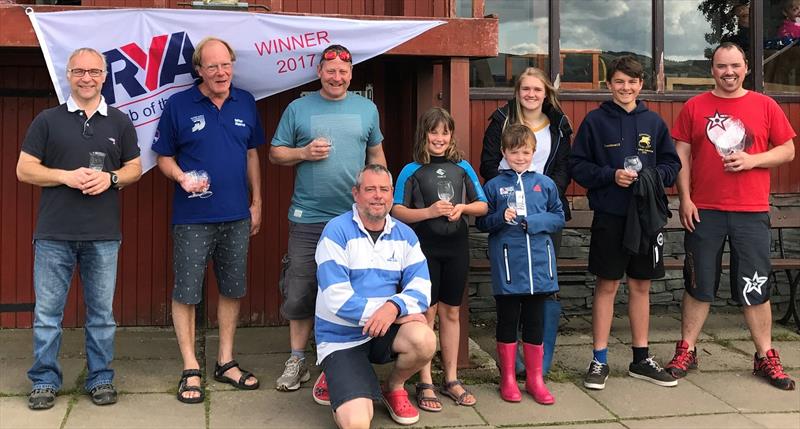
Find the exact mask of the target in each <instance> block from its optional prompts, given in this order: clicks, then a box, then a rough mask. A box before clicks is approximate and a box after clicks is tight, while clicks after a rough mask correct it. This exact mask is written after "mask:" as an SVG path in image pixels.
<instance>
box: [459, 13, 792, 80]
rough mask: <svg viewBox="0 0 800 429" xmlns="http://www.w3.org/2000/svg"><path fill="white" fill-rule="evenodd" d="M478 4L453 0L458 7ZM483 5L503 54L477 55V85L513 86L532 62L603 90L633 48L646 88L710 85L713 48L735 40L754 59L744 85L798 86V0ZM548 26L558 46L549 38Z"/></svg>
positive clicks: (474, 63)
mask: <svg viewBox="0 0 800 429" xmlns="http://www.w3.org/2000/svg"><path fill="white" fill-rule="evenodd" d="M472 3H473V0H456V4H457V10H458V11H459V12H458V13H459V16H462V14H463V16H470V13H471V10H470V11H468V9H471V7H472ZM549 5H553V7H552V9H551V8H550V7H549ZM792 8H794V9H792ZM795 10H796V11H797V12H794V11H795ZM485 13H486V14H490V13H493V14H496V15H498V17H499V21H500V22H499V24H500V31H499V33H500V34H499V51H500V54H499V55H498V57H497V58H489V59H481V60H473V61H472V63H471V68H470V72H471V75H470V84H471V86H473V87H475V88H482V87H510V86H511V85H513V82H514V78H515V77H516V76H517V75H518V74H519V72H520V71H521V70H523V69H524V68H525V67H528V66H536V67H539V68H542V69H543V70H545V71H546V72H548V73H549V74H550V77H551V79H553V80H555V78H556V77H558V78H559V79H560V84H561V86H560V87H561V89H562V90H565V91H604V90H605V74H606V67H607V65H608V64H610V62H611V61H613V60H614V59H615V58H617V57H619V56H621V55H633V56H635V57H636V58H637V59H638V60H639V62H641V63H642V65H643V66H644V68H645V83H644V89H645V90H651V91H659V92H660V91H664V92H667V93H670V92H679V91H704V90H708V89H711V88H713V85H714V81H713V79H712V78H711V74H710V70H711V60H710V58H711V52H712V50H713V49H714V48H715V47H716V46H717V45H718V44H719V43H721V42H733V43H736V44H738V45H739V46H741V47H742V48H743V50H744V51H745V53H746V55H747V60H748V63H749V65H750V73H749V74H748V76H747V77H746V78H745V82H744V87H745V88H748V89H754V90H758V91H762V90H763V91H764V92H767V93H771V94H780V95H791V96H799V95H800V16H796V15H795V14H797V15H800V0H758V1H752V0H524V1H523V0H513V1H512V0H485ZM751 17H755V18H753V19H751ZM754 20H755V21H754ZM550 22H554V23H556V24H557V25H554V28H552V29H549V28H548V25H549V23H550ZM751 29H752V31H751ZM551 30H552V32H553V34H554V35H553V36H552V37H555V38H557V40H559V41H560V47H559V46H557V45H556V44H554V43H548V42H549V40H550V31H551ZM781 31H783V33H782V32H781ZM790 31H795V32H796V33H794V34H793V37H792V34H788V33H787V32H790ZM559 49H560V51H559ZM762 54H763V55H762ZM756 56H758V58H757V59H756ZM551 57H552V58H555V57H558V61H551V60H550V58H551ZM551 62H552V66H553V69H554V70H549V66H550V65H551ZM556 67H558V69H556ZM660 70H663V74H661V73H660V72H658V73H657V71H660ZM477 92H480V91H477ZM486 93H487V94H488V93H493V92H491V91H487V92H486Z"/></svg>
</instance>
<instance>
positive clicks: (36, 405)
mask: <svg viewBox="0 0 800 429" xmlns="http://www.w3.org/2000/svg"><path fill="white" fill-rule="evenodd" d="M55 402H56V391H55V390H54V389H51V388H49V387H46V388H43V389H33V390H32V391H31V393H30V394H29V395H28V408H30V409H32V410H46V409H49V408H53V405H54V404H55Z"/></svg>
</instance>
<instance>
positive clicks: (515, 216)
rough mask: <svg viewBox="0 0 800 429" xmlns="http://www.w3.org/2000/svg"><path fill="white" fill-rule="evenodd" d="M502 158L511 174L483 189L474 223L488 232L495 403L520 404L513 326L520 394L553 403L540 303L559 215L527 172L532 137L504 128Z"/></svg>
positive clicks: (518, 128)
mask: <svg viewBox="0 0 800 429" xmlns="http://www.w3.org/2000/svg"><path fill="white" fill-rule="evenodd" d="M501 140H502V141H501V149H502V152H503V158H504V159H505V160H506V162H507V163H508V165H509V167H510V168H511V169H509V170H501V171H500V174H499V175H498V176H497V177H495V178H494V179H492V180H490V181H489V182H488V183H486V185H485V186H484V192H485V193H486V198H487V200H488V201H489V212H488V213H487V214H486V216H483V217H480V218H478V220H477V226H478V229H480V230H481V231H487V232H489V259H490V261H491V267H492V269H491V271H492V293H493V294H494V298H495V301H496V302H497V306H496V308H497V330H496V333H495V335H496V338H497V356H498V360H499V366H500V396H501V397H502V398H503V399H504V400H506V401H509V402H519V401H520V400H521V399H522V395H521V394H520V391H519V387H518V386H517V380H516V374H515V371H514V361H515V359H516V350H517V327H518V326H519V325H520V320H521V322H522V342H523V343H522V349H523V352H524V355H525V371H526V374H525V389H526V390H527V391H528V393H530V394H531V395H532V396H533V399H535V400H536V402H538V403H540V404H545V405H550V404H553V403H554V402H555V399H554V398H553V395H551V394H550V391H549V390H548V389H547V386H545V384H544V379H543V376H542V359H543V356H544V347H543V346H542V325H543V318H542V316H543V311H544V300H545V299H546V297H547V296H548V295H550V294H552V293H554V292H557V291H558V278H557V273H556V256H555V249H554V247H553V240H552V238H551V234H553V233H556V232H558V231H560V230H561V229H562V228H563V227H564V210H563V207H562V205H561V201H560V200H559V194H558V189H557V187H556V184H555V183H554V182H553V181H552V180H551V179H550V178H549V177H547V176H545V175H542V174H539V173H536V172H534V171H533V170H532V169H531V159H532V158H533V152H534V151H535V150H536V137H535V136H534V134H533V132H532V131H531V130H530V129H529V128H528V127H526V126H524V125H521V124H513V125H509V126H508V127H506V129H505V131H504V132H503V136H502V139H501Z"/></svg>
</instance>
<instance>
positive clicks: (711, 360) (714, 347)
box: [662, 342, 753, 372]
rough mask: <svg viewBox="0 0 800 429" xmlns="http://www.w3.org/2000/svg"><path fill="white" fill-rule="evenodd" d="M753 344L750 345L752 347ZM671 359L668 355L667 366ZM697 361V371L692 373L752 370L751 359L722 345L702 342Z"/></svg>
mask: <svg viewBox="0 0 800 429" xmlns="http://www.w3.org/2000/svg"><path fill="white" fill-rule="evenodd" d="M752 344H753V343H750V345H751V346H752ZM667 359H672V355H669V356H668V357H667V358H666V359H665V361H664V362H662V363H663V364H664V365H666V364H667V362H668V360H667ZM697 359H698V361H699V364H700V365H699V370H697V371H693V372H703V371H744V370H747V369H748V368H749V369H751V370H752V369H753V359H752V358H751V357H749V356H747V355H746V354H743V353H741V352H740V351H739V350H737V349H735V348H733V349H731V348H728V347H725V346H723V345H720V344H717V343H711V342H703V343H698V344H697Z"/></svg>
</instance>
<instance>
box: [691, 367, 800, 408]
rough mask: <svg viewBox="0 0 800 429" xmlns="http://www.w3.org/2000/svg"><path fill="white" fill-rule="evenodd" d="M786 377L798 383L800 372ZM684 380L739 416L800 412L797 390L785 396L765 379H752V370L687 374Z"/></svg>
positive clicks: (794, 372) (786, 393) (791, 372)
mask: <svg viewBox="0 0 800 429" xmlns="http://www.w3.org/2000/svg"><path fill="white" fill-rule="evenodd" d="M789 374H790V375H791V376H792V378H794V379H795V380H798V379H800V371H790V372H789ZM686 378H687V380H688V381H690V382H691V384H694V385H696V386H698V387H699V388H701V389H703V390H704V391H705V392H708V393H709V394H711V395H714V396H715V397H717V398H720V400H722V401H725V403H727V404H729V405H730V406H731V407H734V408H736V409H737V410H739V411H740V412H742V413H754V412H781V411H800V390H794V391H788V392H787V391H783V390H779V389H776V388H775V387H772V386H771V385H770V384H769V383H768V382H767V381H766V380H765V379H763V378H761V377H756V376H754V375H753V374H752V370H751V371H737V372H728V373H689V375H688V376H687V377H686ZM681 384H684V383H681ZM678 409H680V408H678Z"/></svg>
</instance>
